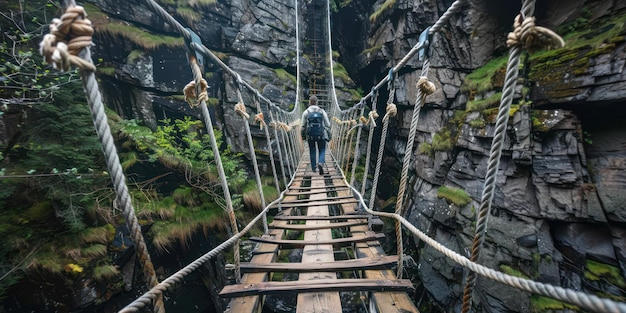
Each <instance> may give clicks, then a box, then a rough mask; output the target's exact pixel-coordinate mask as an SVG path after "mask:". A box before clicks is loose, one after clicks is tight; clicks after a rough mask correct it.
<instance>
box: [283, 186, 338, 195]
mask: <svg viewBox="0 0 626 313" xmlns="http://www.w3.org/2000/svg"><path fill="white" fill-rule="evenodd" d="M324 189H328V188H327V187H324ZM348 189H350V188H348V187H337V188H335V189H333V190H321V189H318V190H319V191H315V190H314V191H298V192H285V196H304V195H314V194H318V193H327V192H331V191H339V190H348ZM302 190H308V188H305V189H302Z"/></svg>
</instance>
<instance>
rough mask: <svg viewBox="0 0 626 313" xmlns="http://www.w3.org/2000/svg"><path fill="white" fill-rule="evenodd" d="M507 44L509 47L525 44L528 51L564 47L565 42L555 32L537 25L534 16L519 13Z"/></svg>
mask: <svg viewBox="0 0 626 313" xmlns="http://www.w3.org/2000/svg"><path fill="white" fill-rule="evenodd" d="M506 45H507V46H508V47H509V48H511V47H513V46H524V48H525V49H526V50H528V51H535V50H539V49H541V48H546V49H554V48H557V49H558V48H563V47H564V46H565V42H564V41H563V38H561V36H559V35H557V34H556V33H555V32H553V31H551V30H549V29H547V28H545V27H541V26H536V25H535V17H534V16H531V17H527V18H523V17H522V15H520V14H518V15H517V16H516V17H515V20H514V21H513V31H512V32H510V33H509V35H508V36H507V40H506Z"/></svg>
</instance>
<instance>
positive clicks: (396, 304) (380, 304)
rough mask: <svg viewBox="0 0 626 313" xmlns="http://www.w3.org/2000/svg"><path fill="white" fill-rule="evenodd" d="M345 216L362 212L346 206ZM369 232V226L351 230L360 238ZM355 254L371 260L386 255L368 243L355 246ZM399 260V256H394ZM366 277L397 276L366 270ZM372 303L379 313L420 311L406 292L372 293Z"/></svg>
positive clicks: (393, 277) (387, 272)
mask: <svg viewBox="0 0 626 313" xmlns="http://www.w3.org/2000/svg"><path fill="white" fill-rule="evenodd" d="M343 209H344V214H345V215H351V214H356V213H359V214H360V212H357V211H356V206H352V205H345V206H343ZM367 231H368V227H367V226H355V227H351V228H350V232H351V233H352V236H355V237H359V236H364V235H365V233H366V232H367ZM355 252H356V254H357V255H358V256H359V257H366V258H371V257H375V256H382V255H385V253H384V251H383V249H382V247H380V246H374V245H369V244H367V243H357V244H356V246H355ZM393 257H394V258H395V259H396V262H397V260H398V257H397V256H393ZM363 272H364V275H365V277H366V278H368V279H395V278H396V274H395V272H394V271H391V270H365V271H363ZM371 302H372V303H373V304H374V305H375V306H376V309H377V311H378V312H385V313H409V312H413V313H418V312H419V311H418V309H417V307H416V306H415V304H414V303H413V300H412V299H411V297H409V295H408V294H407V293H406V292H400V291H393V292H372V293H371Z"/></svg>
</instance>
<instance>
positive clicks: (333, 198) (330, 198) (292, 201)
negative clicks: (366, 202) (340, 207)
mask: <svg viewBox="0 0 626 313" xmlns="http://www.w3.org/2000/svg"><path fill="white" fill-rule="evenodd" d="M344 199H354V197H353V196H341V197H326V196H324V197H319V199H311V198H310V199H298V200H291V201H289V202H286V201H282V202H281V203H282V204H283V205H289V204H291V203H311V205H317V202H324V201H332V200H344Z"/></svg>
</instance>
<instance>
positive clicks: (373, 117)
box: [361, 102, 378, 196]
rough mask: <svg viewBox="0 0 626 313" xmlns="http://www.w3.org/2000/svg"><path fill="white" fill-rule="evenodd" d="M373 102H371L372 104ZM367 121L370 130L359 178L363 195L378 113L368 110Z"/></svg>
mask: <svg viewBox="0 0 626 313" xmlns="http://www.w3.org/2000/svg"><path fill="white" fill-rule="evenodd" d="M374 104H375V102H374V103H373V104H372V106H374ZM368 116H369V123H370V131H369V135H368V137H367V150H366V151H368V152H367V153H366V154H365V168H364V169H363V179H362V180H361V194H362V195H363V196H365V188H366V187H367V175H368V174H369V168H370V153H369V151H372V142H373V140H374V129H375V128H376V126H377V125H376V119H377V118H378V113H376V111H370V114H369V115H368Z"/></svg>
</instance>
